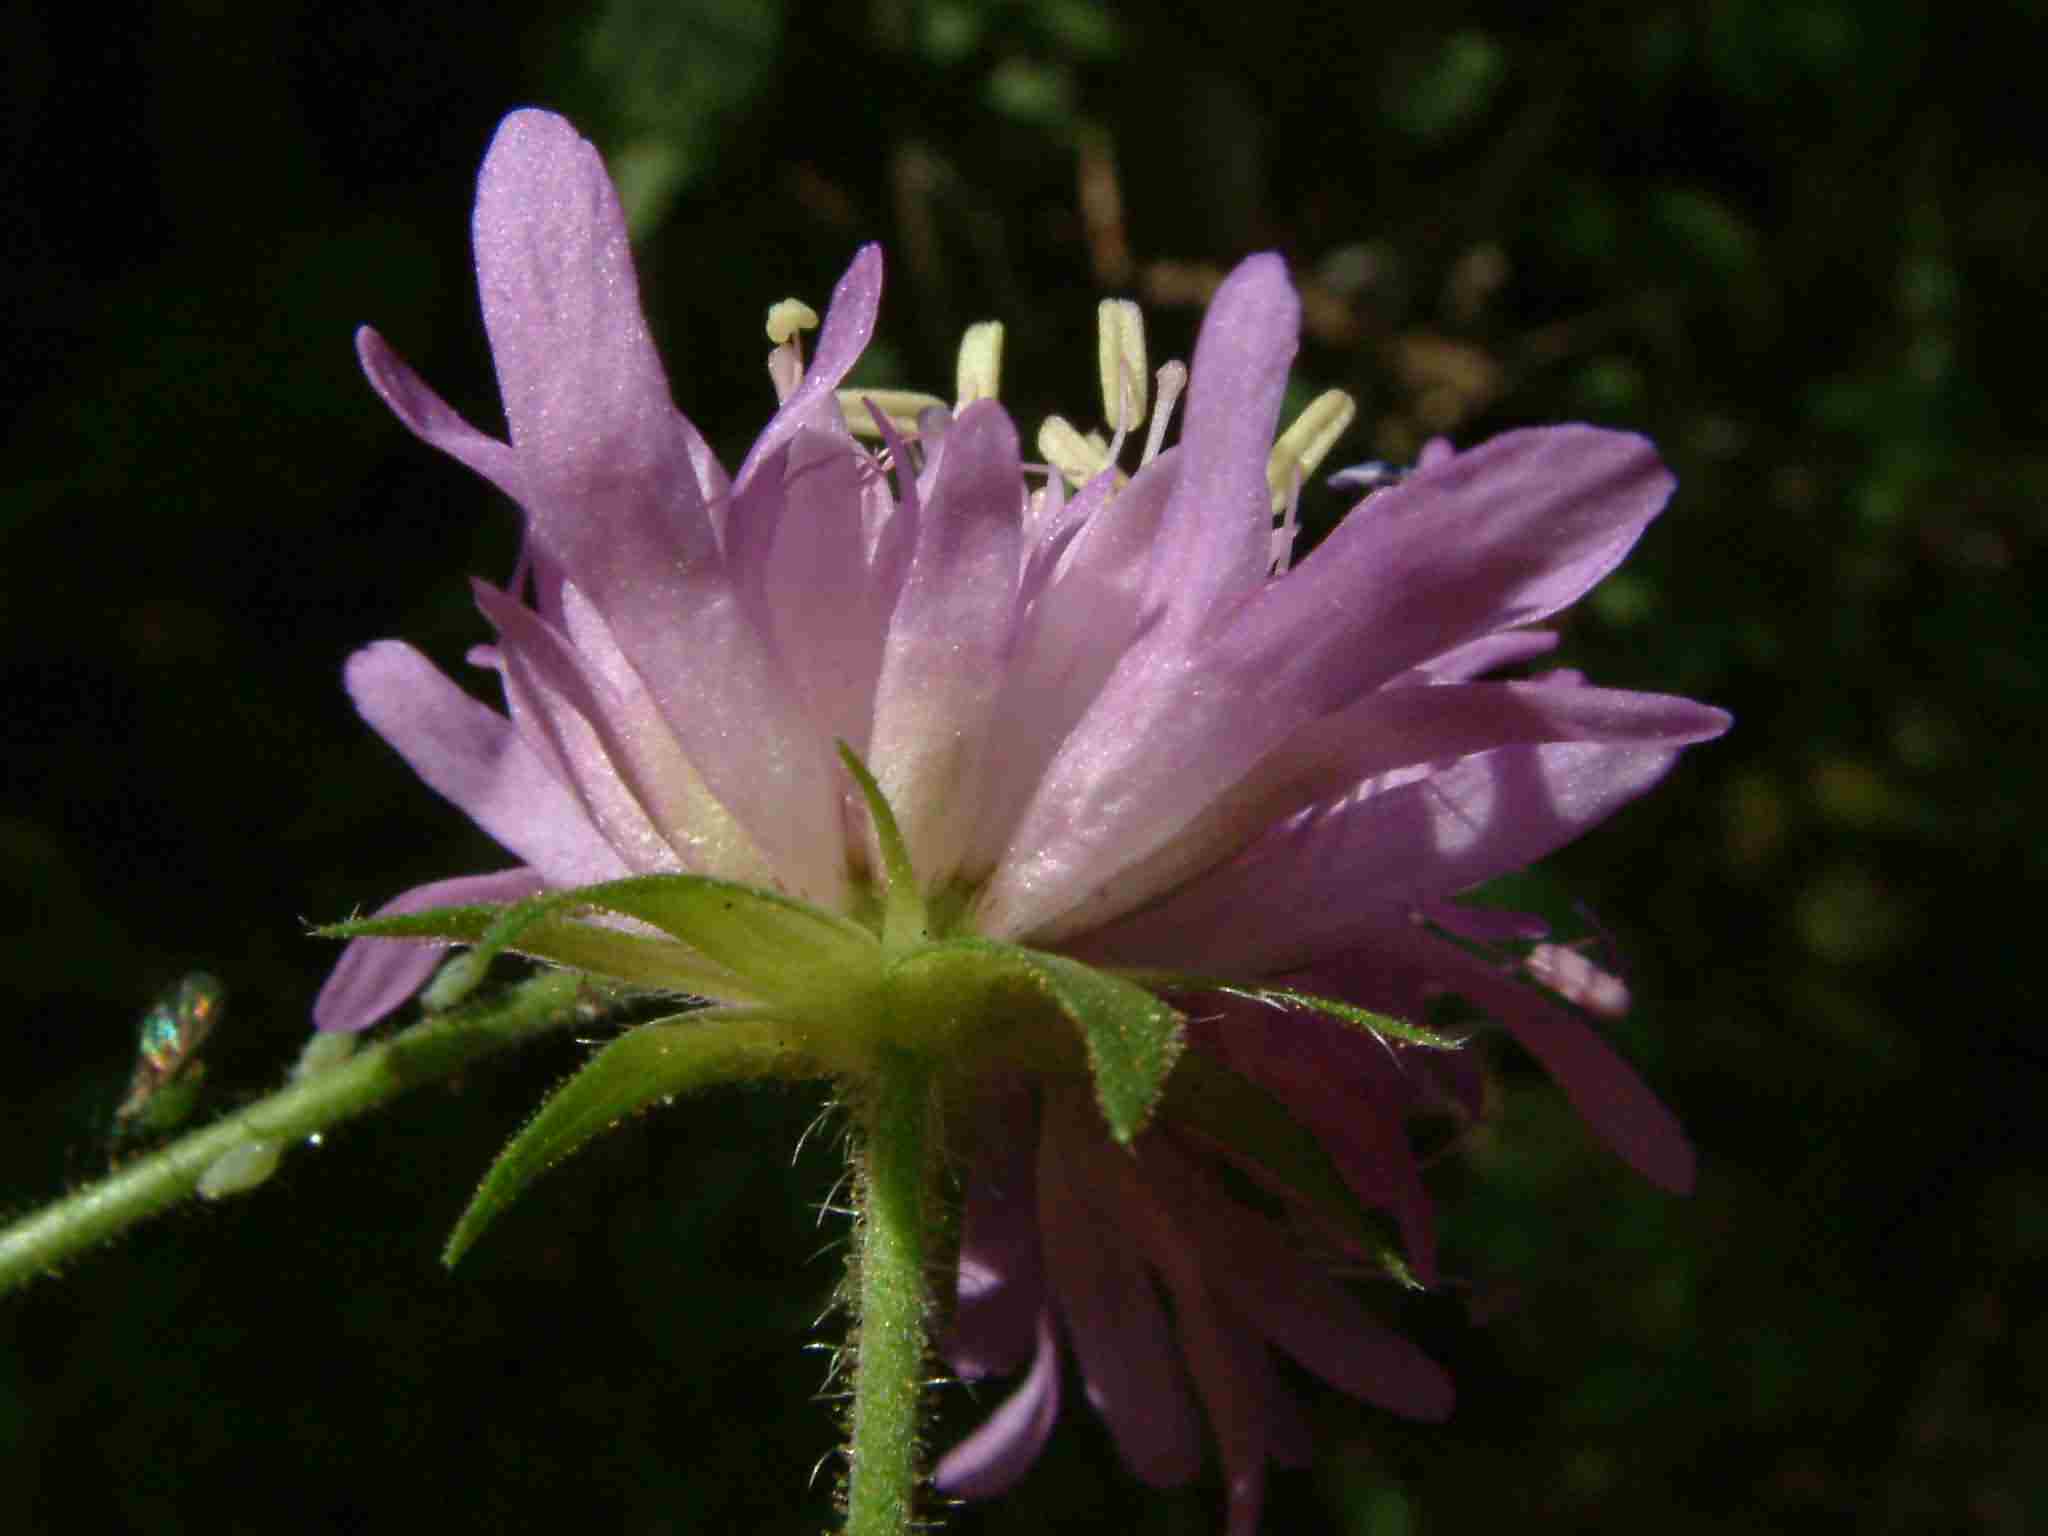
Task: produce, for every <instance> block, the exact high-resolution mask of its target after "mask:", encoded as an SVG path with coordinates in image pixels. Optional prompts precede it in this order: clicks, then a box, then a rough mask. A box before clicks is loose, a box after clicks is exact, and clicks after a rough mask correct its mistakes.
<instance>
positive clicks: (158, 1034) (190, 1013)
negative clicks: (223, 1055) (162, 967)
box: [114, 971, 227, 1137]
mask: <svg viewBox="0 0 2048 1536" xmlns="http://www.w3.org/2000/svg"><path fill="white" fill-rule="evenodd" d="M226 1004H227V989H226V988H225V987H223V986H222V985H221V984H220V981H219V980H218V978H216V977H213V976H209V975H207V974H206V972H204V971H194V972H192V973H191V974H190V975H189V976H187V977H185V979H184V980H182V981H180V982H179V983H178V984H177V985H176V986H175V987H173V988H171V989H170V991H168V992H166V993H165V994H164V995H163V996H162V997H160V998H158V999H157V1000H156V1001H155V1002H154V1003H152V1004H151V1005H150V1008H149V1011H148V1012H147V1013H145V1014H143V1016H142V1033H141V1037H140V1039H139V1040H138V1041H137V1042H136V1047H135V1075H134V1076H133V1077H132V1078H130V1079H129V1080H128V1097H126V1098H125V1099H123V1100H122V1101H121V1104H120V1107H119V1108H118V1109H116V1110H115V1111H114V1134H115V1135H116V1136H117V1137H119V1136H124V1135H137V1134H140V1135H150V1134H154V1133H156V1132H159V1131H167V1130H169V1129H170V1128H171V1127H172V1126H174V1125H176V1124H177V1123H178V1122H179V1121H180V1120H182V1119H184V1118H185V1116H187V1115H188V1114H190V1113H191V1112H192V1106H193V1104H194V1103H195V1102H197V1100H198V1096H199V1080H200V1078H202V1077H203V1076H205V1074H206V1069H205V1067H204V1066H202V1065H201V1064H200V1063H199V1062H198V1061H196V1060H195V1059H194V1058H195V1057H196V1056H197V1054H198V1051H199V1047H200V1045H201V1044H202V1043H204V1041H205V1039H206V1037H207V1036H208V1035H210V1034H212V1033H213V1027H214V1025H216V1024H218V1023H219V1022H220V1015H221V1010H222V1008H224V1007H225V1006H226Z"/></svg>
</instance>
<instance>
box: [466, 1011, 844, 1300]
mask: <svg viewBox="0 0 2048 1536" xmlns="http://www.w3.org/2000/svg"><path fill="white" fill-rule="evenodd" d="M814 1071H815V1067H814V1064H813V1063H812V1061H811V1060H810V1058H809V1057H808V1056H806V1055H805V1054H804V1053H803V1052H802V1051H801V1050H800V1049H799V1048H797V1047H796V1046H795V1045H794V1044H793V1043H792V1041H791V1039H790V1036H789V1033H788V1031H787V1030H786V1029H785V1028H784V1027H783V1026H782V1025H781V1024H780V1023H779V1022H778V1021H776V1020H774V1019H772V1018H766V1017H763V1016H762V1015H760V1014H755V1013H738V1012H726V1011H724V1010H720V1009H712V1010H708V1011H706V1012H703V1013H693V1014H685V1015H681V1016H679V1017H677V1018H673V1019H661V1020H657V1021H656V1022H654V1023H651V1024H642V1025H641V1026H640V1027H639V1028H637V1029H634V1030H631V1031H629V1032H627V1033H626V1034H624V1035H621V1036H620V1037H619V1038H618V1039H617V1040H614V1041H613V1042H612V1043H611V1044H610V1045H608V1046H606V1047H605V1048H604V1049H603V1050H601V1051H599V1052H598V1053H597V1054H596V1055H595V1056H593V1057H591V1059H590V1060H589V1062H588V1063H586V1064H585V1066H584V1067H583V1070H582V1071H580V1072H578V1073H577V1074H576V1075H575V1076H574V1077H572V1078H570V1079H569V1080H568V1081H567V1082H566V1083H564V1084H563V1085H562V1086H561V1087H560V1088H558V1089H556V1090H555V1093H554V1096H553V1097H552V1098H550V1099H549V1100H548V1101H547V1102H546V1103H545V1104H543V1105H542V1106H541V1108H540V1112H539V1113H538V1114H536V1115H535V1116H534V1117H533V1119H532V1120H530V1121H528V1122H527V1124H526V1128H525V1129H524V1130H522V1131H520V1133H519V1134H518V1135H517V1136H515V1137H513V1138H512V1141H511V1143H510V1144H509V1145H508V1146H507V1147H506V1148H505V1150H504V1151H503V1152H501V1153H499V1154H498V1160H497V1161H496V1162H495V1163H493V1164H492V1165H491V1171H490V1172H489V1173H487V1174H486V1175H484V1181H483V1183H482V1184H480V1185H479V1186H478V1187H477V1192H476V1193H475V1194H474V1195H473V1196H471V1197H470V1202H469V1208H468V1209H467V1210H465V1211H464V1212H463V1213H462V1219H461V1220H460V1221H458V1222H457V1223H456V1224H455V1230H454V1232H453V1233H451V1234H450V1235H449V1238H448V1246H447V1247H446V1249H444V1250H443V1252H442V1254H441V1262H442V1263H444V1264H446V1265H448V1266H449V1267H450V1268H453V1267H454V1266H455V1264H456V1262H457V1261H458V1260H459V1259H461V1257H462V1256H463V1254H465V1253H467V1252H468V1251H469V1249H470V1246H471V1245H472V1244H474V1243H475V1242H476V1240H477V1239H478V1238H479V1237H481V1236H482V1235H483V1233H484V1230H485V1228H487V1227H489V1226H490V1224H491V1223H492V1222H493V1221H495V1220H497V1219H498V1217H499V1216H500V1215H502V1214H503V1213H504V1211H505V1209H506V1207H508V1206H509V1205H511V1203H512V1202H513V1201H514V1200H515V1199H517V1198H518V1197H519V1196H520V1195H521V1194H523V1193H524V1192H525V1190H526V1187H527V1186H528V1185H529V1184H531V1183H532V1182H533V1181H534V1180H535V1179H536V1178H538V1177H539V1176H540V1175H541V1174H543V1173H545V1172H546V1171H547V1170H548V1169H550V1168H552V1167H553V1166H554V1165H555V1164H556V1163H559V1162H560V1161H562V1159H563V1158H565V1157H567V1156H568V1155H569V1154H570V1153H572V1152H574V1151H576V1150H577V1149H578V1148H579V1147H581V1146H582V1145H583V1144H584V1143H585V1142H587V1141H589V1140H590V1139H591V1138H592V1137H594V1136H596V1135H598V1134H599V1133H600V1132H602V1131H606V1130H609V1129H610V1128H611V1127H612V1126H614V1125H617V1124H618V1123H619V1122H620V1121H621V1120H623V1119H625V1118H626V1117H627V1116H628V1115H630V1114H633V1113H635V1112H636V1111H638V1110H642V1109H645V1108H646V1107H647V1106H648V1105H650V1104H655V1103H660V1102H663V1101H665V1100H668V1099H672V1098H674V1097H675V1096H676V1095H678V1094H684V1093H691V1092H694V1091H695V1090H697V1089H699V1088H708V1087H711V1086H713V1085H715V1084H718V1083H727V1082H738V1081H743V1080H748V1079H757V1078H764V1077H785V1078H797V1077H807V1076H811V1075H813V1073H814Z"/></svg>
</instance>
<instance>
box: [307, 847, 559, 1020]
mask: <svg viewBox="0 0 2048 1536" xmlns="http://www.w3.org/2000/svg"><path fill="white" fill-rule="evenodd" d="M545 884H546V882H544V881H543V880H542V879H541V877H540V875H539V873H538V872H536V871H534V870H531V869H503V870H499V871H498V872H497V873H495V874H489V875H459V876H457V877H456V878H455V879H452V880H436V881H434V882H432V883H431V884H428V885H416V886H414V887H413V888H412V889H411V890H409V891H407V892H405V894H403V895H402V896H398V897H395V898H393V899H392V900H390V901H387V902H385V903H384V905H383V906H381V907H379V908H378V909H377V910H376V911H375V912H374V913H373V914H371V915H372V916H375V917H397V916H400V915H402V914H404V913H407V912H423V911H425V910H426V909H427V908H429V907H461V906H470V905H478V904H483V903H489V902H507V901H524V900H525V899H526V898H527V897H529V896H536V895H538V894H540V892H541V891H542V890H543V889H544V888H545ZM446 957H447V950H445V949H444V948H442V947H441V946H439V945H435V944H416V943H413V942H411V941H410V940H406V939H351V940H350V941H349V944H348V947H347V948H346V949H344V950H342V952H341V958H340V959H339V960H337V961H336V962H335V963H334V969H333V970H332V971H330V972H329V973H328V975H327V981H326V983H325V984H324V985H323V986H322V987H321V988H320V995H319V996H318V997H316V998H315V999H314V1000H313V1027H314V1028H316V1029H319V1030H324V1031H326V1032H328V1033H331V1034H333V1033H338V1034H350V1033H353V1032H354V1031H356V1030H359V1029H368V1028H369V1027H370V1026H371V1025H372V1024H374V1023H376V1022H377V1021H378V1020H379V1019H381V1018H383V1017H384V1015H386V1014H387V1013H390V1012H391V1011H392V1010H393V1009H395V1008H397V1007H399V1006H400V1005H401V1004H403V1003H404V1002H405V1000H406V999H407V998H409V997H411V996H412V995H413V993H415V992H417V991H419V989H420V988H421V987H422V986H424V985H425V984H426V980H427V978H428V977H429V976H431V975H433V974H434V969H435V967H436V966H438V965H440V963H441V962H442V960H443V959H445V958H446Z"/></svg>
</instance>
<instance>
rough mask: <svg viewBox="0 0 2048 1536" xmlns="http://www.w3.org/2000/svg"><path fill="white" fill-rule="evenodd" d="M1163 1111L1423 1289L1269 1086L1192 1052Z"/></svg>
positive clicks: (1273, 1190) (1391, 1271) (1177, 1074)
mask: <svg viewBox="0 0 2048 1536" xmlns="http://www.w3.org/2000/svg"><path fill="white" fill-rule="evenodd" d="M1160 1113H1161V1114H1163V1115H1165V1116H1166V1117H1167V1118H1168V1119H1170V1120H1171V1121H1173V1123H1174V1124H1175V1125H1177V1126H1185V1127H1187V1128H1189V1129H1192V1130H1194V1131H1197V1132H1199V1133H1200V1134H1201V1135H1203V1136H1204V1137H1206V1138H1208V1139H1209V1140H1210V1141H1213V1142H1214V1143H1216V1144H1217V1146H1219V1147H1221V1148H1225V1149H1227V1150H1228V1153H1229V1155H1230V1157H1231V1158H1232V1159H1233V1161H1236V1162H1238V1163H1239V1164H1240V1165H1241V1166H1243V1167H1244V1168H1245V1171H1246V1172H1247V1174H1249V1175H1250V1177H1251V1178H1253V1179H1254V1180H1255V1181H1256V1182H1258V1183H1259V1184H1261V1185H1263V1186H1265V1188H1266V1189H1267V1190H1268V1191H1270V1192H1271V1193H1273V1194H1275V1195H1280V1196H1283V1197H1286V1198H1291V1199H1294V1200H1297V1201H1299V1202H1300V1203H1301V1204H1302V1205H1304V1206H1306V1207H1307V1208H1308V1209H1309V1211H1311V1212H1312V1213H1313V1214H1314V1215H1315V1216H1316V1218H1317V1219H1318V1220H1319V1221H1321V1222H1322V1224H1323V1225H1324V1226H1325V1227H1327V1228H1328V1229H1329V1230H1330V1231H1331V1232H1332V1233H1333V1234H1334V1235H1335V1236H1336V1237H1338V1238H1339V1239H1340V1240H1341V1241H1343V1242H1344V1243H1346V1244H1348V1245H1349V1246H1351V1247H1352V1248H1353V1249H1356V1250H1358V1251H1360V1252H1362V1253H1364V1254H1368V1255H1370V1256H1371V1257H1372V1258H1373V1259H1374V1260H1375V1261H1376V1262H1378V1263H1379V1264H1380V1265H1381V1266H1382V1267H1383V1268H1384V1269H1385V1270H1386V1271H1387V1272H1388V1273H1389V1274H1391V1275H1392V1276H1393V1277H1394V1278H1395V1279H1397V1280H1399V1281H1400V1282H1401V1283H1402V1284H1404V1285H1409V1286H1414V1287H1416V1288H1417V1289H1420V1282H1419V1281H1417V1280H1416V1278H1415V1276H1414V1275H1413V1273H1412V1272H1410V1270H1409V1268H1408V1264H1407V1261H1406V1260H1405V1259H1403V1258H1402V1256H1401V1252H1400V1249H1399V1248H1398V1247H1397V1246H1396V1245H1395V1244H1394V1242H1393V1241H1392V1240H1391V1239H1390V1238H1389V1237H1388V1235H1387V1234H1386V1233H1385V1232H1384V1231H1382V1230H1381V1227H1380V1223H1379V1222H1378V1220H1377V1219H1376V1218H1375V1216H1374V1215H1373V1213H1372V1212H1371V1211H1369V1210H1368V1209H1367V1208H1366V1207H1364V1206H1363V1205H1361V1204H1360V1203H1359V1200H1358V1197H1357V1196H1356V1195H1354V1194H1353V1193H1352V1192H1351V1186H1350V1185H1348V1184H1347V1183H1345V1181H1344V1176H1343V1175H1342V1174H1341V1173H1339V1172H1338V1170H1337V1166H1336V1164H1334V1163H1332V1162H1331V1161H1330V1155H1329V1154H1328V1153H1327V1152H1325V1151H1324V1150H1323V1145H1322V1143H1321V1142H1320V1141H1318V1140H1317V1139H1316V1137H1315V1133H1314V1132H1313V1131H1311V1130H1309V1129H1308V1127H1307V1126H1305V1125H1303V1124H1302V1123H1301V1122H1300V1121H1298V1120H1296V1119H1295V1118H1294V1117H1293V1116H1292V1115H1291V1114H1289V1113H1288V1112H1287V1109H1286V1107H1285V1106H1284V1105H1283V1104H1281V1102H1280V1101H1279V1100H1278V1099H1276V1098H1274V1097H1273V1096H1272V1095H1271V1094H1270V1093H1268V1092H1266V1090H1265V1089H1263V1088H1261V1087H1259V1086H1258V1085H1257V1084H1256V1083H1254V1082H1252V1081H1251V1080H1250V1079H1248V1078H1245V1077H1242V1076H1240V1075H1239V1074H1237V1073H1236V1072H1233V1071H1231V1070H1230V1068H1228V1067H1226V1066H1224V1065H1223V1064H1222V1063H1221V1062H1218V1061H1216V1060H1214V1059H1213V1058H1211V1057H1209V1056H1205V1055H1203V1054H1202V1053H1201V1052H1200V1051H1193V1052H1190V1053H1189V1055H1188V1057H1187V1059H1186V1060H1185V1061H1183V1062H1182V1063H1181V1065H1180V1067H1179V1069H1178V1070H1177V1071H1176V1072H1175V1073H1174V1075H1173V1082H1172V1084H1171V1085H1170V1086H1169V1087H1168V1089H1167V1093H1166V1102H1165V1104H1164V1105H1163V1106H1162V1107H1161V1109H1160Z"/></svg>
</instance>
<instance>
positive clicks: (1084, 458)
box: [1038, 416, 1109, 486]
mask: <svg viewBox="0 0 2048 1536" xmlns="http://www.w3.org/2000/svg"><path fill="white" fill-rule="evenodd" d="M1038 451H1039V453H1040V454H1042V455H1044V458H1045V462H1046V463H1048V464H1050V465H1051V466H1052V467H1053V468H1054V469H1056V470H1058V471H1059V472H1060V475H1061V477H1062V478H1063V479H1064V480H1065V481H1066V482H1067V483H1068V484H1069V485H1076V486H1079V485H1086V484H1087V483H1088V482H1089V481H1090V480H1092V479H1094V478H1095V477H1096V476H1097V475H1099V474H1101V473H1102V471H1103V470H1105V469H1107V468H1108V467H1109V444H1108V443H1105V442H1104V441H1103V440H1102V438H1101V436H1100V435H1099V434H1097V433H1094V432H1090V433H1088V434H1087V435H1086V436H1083V435H1082V434H1081V433H1080V432H1078V431H1076V430H1075V428H1074V424H1073V423H1072V422H1070V421H1068V420H1067V419H1066V417H1064V416H1048V417H1046V418H1045V424H1044V425H1043V426H1041V427H1040V428H1039V429H1038Z"/></svg>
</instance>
